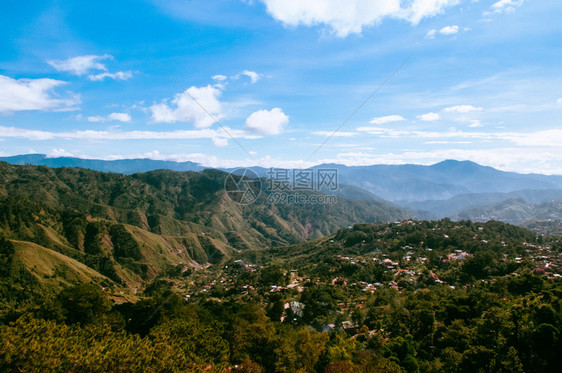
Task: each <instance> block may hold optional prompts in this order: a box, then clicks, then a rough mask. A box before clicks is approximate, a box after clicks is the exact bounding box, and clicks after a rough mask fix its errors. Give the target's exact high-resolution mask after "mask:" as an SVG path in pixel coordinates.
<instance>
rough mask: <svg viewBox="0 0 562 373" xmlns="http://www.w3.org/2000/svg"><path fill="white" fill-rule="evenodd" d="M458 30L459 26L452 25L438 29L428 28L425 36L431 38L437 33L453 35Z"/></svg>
mask: <svg viewBox="0 0 562 373" xmlns="http://www.w3.org/2000/svg"><path fill="white" fill-rule="evenodd" d="M458 32H459V26H457V25H452V26H445V27H443V28H442V29H440V30H437V29H433V30H429V31H428V32H427V34H426V35H425V37H426V38H429V39H433V38H435V35H436V34H437V33H439V34H441V35H455V34H457V33H458Z"/></svg>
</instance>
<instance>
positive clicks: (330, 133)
mask: <svg viewBox="0 0 562 373" xmlns="http://www.w3.org/2000/svg"><path fill="white" fill-rule="evenodd" d="M312 134H313V135H316V136H330V137H352V136H356V135H357V132H336V133H334V131H315V132H312Z"/></svg>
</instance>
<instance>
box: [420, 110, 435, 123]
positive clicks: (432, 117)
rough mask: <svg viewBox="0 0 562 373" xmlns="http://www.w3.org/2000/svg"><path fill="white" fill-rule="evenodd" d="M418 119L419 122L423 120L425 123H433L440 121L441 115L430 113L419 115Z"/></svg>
mask: <svg viewBox="0 0 562 373" xmlns="http://www.w3.org/2000/svg"><path fill="white" fill-rule="evenodd" d="M417 118H418V119H419V120H423V121H424V122H433V121H434V120H439V114H438V113H432V112H429V113H425V114H421V115H418V116H417Z"/></svg>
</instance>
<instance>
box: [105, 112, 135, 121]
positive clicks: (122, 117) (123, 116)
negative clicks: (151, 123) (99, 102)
mask: <svg viewBox="0 0 562 373" xmlns="http://www.w3.org/2000/svg"><path fill="white" fill-rule="evenodd" d="M107 119H108V120H116V121H119V122H124V123H128V122H130V121H131V116H130V115H129V114H128V113H111V114H109V115H108V116H107Z"/></svg>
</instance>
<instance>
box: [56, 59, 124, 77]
mask: <svg viewBox="0 0 562 373" xmlns="http://www.w3.org/2000/svg"><path fill="white" fill-rule="evenodd" d="M108 59H109V60H112V59H113V56H111V55H109V54H104V55H103V56H96V55H87V56H77V57H72V58H69V59H66V60H51V61H47V63H48V64H49V65H51V66H52V67H54V68H55V69H56V70H57V71H66V72H69V73H71V74H74V75H78V76H82V75H86V74H88V73H89V72H91V71H103V72H102V73H98V74H89V75H88V79H90V80H91V81H102V80H104V79H105V78H110V79H115V80H127V79H130V78H132V77H133V73H132V72H131V71H118V72H116V73H111V72H108V71H107V67H106V66H105V65H104V64H103V63H101V62H99V61H103V60H108Z"/></svg>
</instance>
